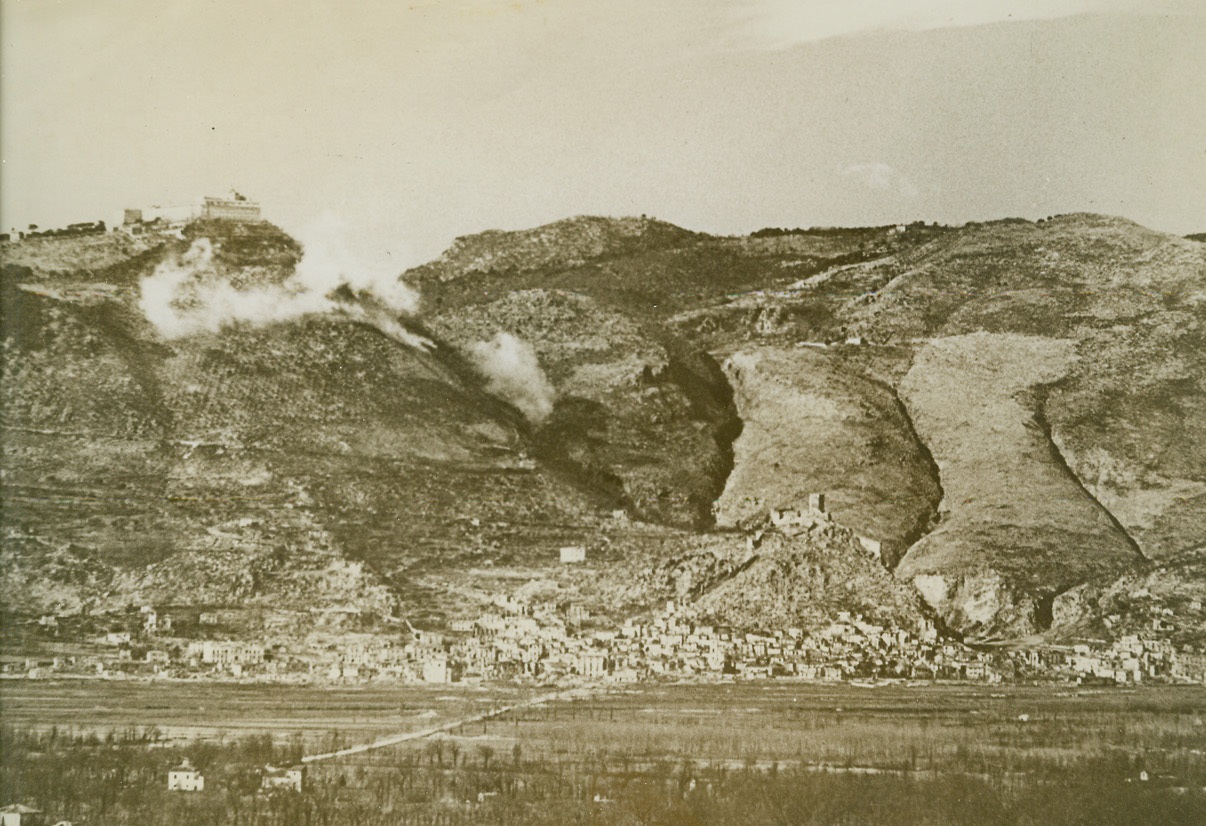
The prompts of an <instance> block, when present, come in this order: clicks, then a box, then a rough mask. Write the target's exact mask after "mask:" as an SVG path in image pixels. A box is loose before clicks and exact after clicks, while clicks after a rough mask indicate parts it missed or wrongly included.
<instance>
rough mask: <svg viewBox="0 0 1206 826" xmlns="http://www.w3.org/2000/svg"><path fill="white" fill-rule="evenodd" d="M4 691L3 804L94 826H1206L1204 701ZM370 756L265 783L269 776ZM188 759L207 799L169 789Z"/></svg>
mask: <svg viewBox="0 0 1206 826" xmlns="http://www.w3.org/2000/svg"><path fill="white" fill-rule="evenodd" d="M2 688H3V695H2V696H3V701H4V705H3V722H4V727H3V733H4V740H3V748H4V760H3V763H2V765H3V777H2V778H0V792H3V793H4V794H6V795H7V796H9V797H12V798H14V799H15V798H18V797H20V798H22V799H32V800H35V801H36V802H37V803H38V805H39V806H40V807H41V808H43V809H44V810H45V811H52V812H54V813H55V816H56V817H63V818H68V819H72V820H82V821H87V822H108V821H109V820H112V821H113V822H138V823H141V824H149V825H150V826H154V824H164V825H165V826H166V824H188V823H199V824H200V823H204V824H227V823H230V824H233V823H239V824H247V825H248V826H289V824H294V823H336V822H340V823H342V822H347V823H358V824H362V826H385V824H415V825H416V826H418V825H420V824H421V825H422V826H459V824H466V825H467V824H478V823H487V824H515V825H516V826H518V825H519V824H524V825H525V826H542V824H549V825H550V826H551V825H552V824H566V823H581V824H601V825H607V826H610V825H611V824H617V825H618V824H638V823H639V824H767V823H781V824H805V823H818V824H819V823H849V824H862V823H874V824H901V825H902V826H903V825H904V824H914V823H927V824H967V823H977V824H978V823H990V824H1039V823H1042V824H1115V823H1118V824H1123V823H1128V824H1129V823H1135V824H1141V823H1142V824H1149V823H1160V824H1200V823H1202V822H1206V691H1203V689H1202V688H1201V687H1198V686H1189V687H1145V688H1142V689H1137V690H1131V689H1119V688H1109V689H1105V688H1103V689H1077V688H1070V687H1058V686H1043V687H1031V686H1005V687H1002V686H995V687H985V686H968V685H926V686H904V685H880V686H874V687H870V686H868V687H862V686H856V685H850V684H844V685H818V684H804V683H794V682H787V681H775V682H758V683H744V684H719V685H689V684H675V685H641V686H625V687H617V686H612V687H607V688H599V689H597V690H594V691H591V692H586V691H583V692H579V693H577V694H576V695H574V696H572V697H571V696H567V695H565V694H561V695H560V696H557V697H553V696H550V695H548V694H542V693H540V692H538V691H536V690H534V689H522V690H519V689H514V688H503V689H495V688H478V689H467V688H449V687H438V688H435V687H414V688H409V687H408V688H399V689H381V688H371V689H369V688H365V689H350V688H302V687H279V686H263V685H259V686H257V685H196V684H183V685H175V684H154V685H151V684H133V683H88V684H81V683H79V682H75V683H72V682H67V681H64V682H61V683H49V682H47V683H32V682H29V683H25V682H23V683H15V682H10V683H7V684H5V685H4V686H3V687H2ZM499 709H506V710H503V711H501V713H498V714H496V715H494V716H488V714H489V712H491V711H498V710H499ZM150 727H154V730H155V736H154V738H150V739H148V738H147V737H146V732H147V730H148V728H150ZM84 732H88V734H87V735H86V736H85V735H84ZM407 732H410V733H411V735H412V737H411V739H405V740H402V739H401V738H400V737H399V736H400V735H401V736H405V735H406V733H407ZM165 734H166V737H165V736H164V735H165ZM391 737H392V738H393V739H392V740H390V739H389V738H391ZM383 738H385V740H384V742H382V740H383ZM370 743H377V744H379V747H375V748H371V749H368V750H364V751H359V752H355V753H350V754H336V755H332V756H325V757H322V758H320V759H317V760H315V759H308V760H306V761H305V762H304V766H305V771H306V780H305V786H304V789H303V790H302V791H301V792H288V793H284V792H274V793H271V794H266V793H265V792H264V791H263V790H262V789H261V788H260V775H261V773H262V770H263V767H264V765H265V764H268V763H271V764H273V765H281V764H295V765H298V764H302V763H301V761H302V758H303V756H305V757H309V758H313V757H314V756H315V755H316V754H320V753H326V752H331V751H334V750H336V749H344V748H346V747H348V746H356V745H358V744H370ZM185 758H187V759H189V760H190V761H192V763H193V764H194V765H196V766H197V767H198V768H199V769H200V770H201V771H203V772H204V774H205V776H206V786H205V790H204V791H203V792H198V793H195V794H190V795H181V794H179V793H171V792H167V791H166V790H165V787H164V779H165V777H166V772H167V769H168V768H169V767H170V766H172V765H174V764H175V763H177V762H178V761H180V760H182V759H185ZM115 777H119V778H121V785H120V789H121V792H120V794H117V793H115V792H113V789H114V778H115Z"/></svg>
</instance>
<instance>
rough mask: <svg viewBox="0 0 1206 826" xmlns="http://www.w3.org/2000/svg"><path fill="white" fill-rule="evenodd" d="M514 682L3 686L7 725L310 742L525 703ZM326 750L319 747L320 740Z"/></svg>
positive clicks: (367, 735)
mask: <svg viewBox="0 0 1206 826" xmlns="http://www.w3.org/2000/svg"><path fill="white" fill-rule="evenodd" d="M531 693H533V692H531V691H525V690H523V689H514V688H508V687H500V688H497V689H495V688H491V689H489V690H485V689H464V688H449V687H446V686H445V687H426V686H407V687H403V688H397V687H394V688H345V687H339V688H325V687H324V688H316V687H304V686H279V685H262V684H234V683H196V682H155V683H149V682H133V681H129V682H119V681H101V680H87V681H85V680H61V681H50V680H46V681H34V680H9V681H5V682H3V683H0V722H2V723H3V724H4V725H6V726H11V727H15V728H27V729H32V730H36V731H45V730H48V729H50V728H51V727H57V728H58V729H60V730H64V731H76V732H80V733H96V734H98V735H101V736H104V735H105V734H107V733H108V732H109V731H118V732H120V731H125V730H127V729H131V728H134V729H138V730H146V729H151V728H152V727H153V728H155V729H156V730H157V739H159V740H161V741H167V742H179V741H183V740H193V739H200V740H215V739H222V738H228V737H239V736H243V735H251V734H256V735H262V734H268V735H272V736H274V737H277V738H281V739H284V738H288V737H293V736H300V737H302V738H303V740H304V742H305V744H306V745H307V746H311V745H313V744H316V743H318V742H319V741H323V745H327V744H328V743H327V741H329V740H330V739H331V737H332V734H336V735H337V737H338V739H339V741H340V743H341V744H348V743H358V742H364V741H368V740H372V739H374V738H376V737H378V736H380V735H381V734H390V733H395V732H405V731H411V730H417V729H421V728H425V727H430V726H432V725H438V724H441V723H444V722H446V721H448V720H451V719H460V718H464V717H469V716H472V715H474V714H479V713H481V712H482V711H485V710H488V709H489V708H490V707H491V706H493V705H499V704H504V703H510V702H516V701H517V700H522V699H525V698H526V697H527V696H529V695H530V694H531ZM315 747H318V746H315Z"/></svg>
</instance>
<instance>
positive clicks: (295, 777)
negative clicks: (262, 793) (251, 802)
mask: <svg viewBox="0 0 1206 826" xmlns="http://www.w3.org/2000/svg"><path fill="white" fill-rule="evenodd" d="M304 779H305V774H304V773H303V771H302V769H301V768H299V767H294V768H277V767H276V766H265V767H264V778H263V780H262V781H261V783H260V788H262V789H265V790H267V791H275V790H277V789H292V790H293V791H295V792H300V791H301V790H302V781H303V780H304Z"/></svg>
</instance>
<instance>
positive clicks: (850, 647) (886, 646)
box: [3, 549, 1206, 684]
mask: <svg viewBox="0 0 1206 826" xmlns="http://www.w3.org/2000/svg"><path fill="white" fill-rule="evenodd" d="M574 550H575V551H576V549H574ZM569 555H570V556H571V558H575V557H576V556H577V554H576V553H571V554H569ZM141 618H142V622H141V625H142V627H141V630H140V631H139V632H129V631H113V632H108V633H106V634H104V635H103V636H102V637H99V638H97V639H96V642H97V643H98V644H99V645H98V647H99V648H100V650H101V651H102V652H105V651H108V652H109V653H108V654H106V653H101V654H99V655H96V656H84V657H61V658H56V659H54V660H52V661H49V662H44V661H38V660H33V659H29V660H26V662H25V667H24V669H23V671H19V670H18V668H19V666H17V665H16V664H15V663H12V662H9V663H5V664H4V666H3V670H4V672H5V674H6V675H8V676H18V675H20V676H25V677H30V678H37V677H42V676H51V675H52V674H54V673H93V674H98V675H104V676H114V675H127V674H128V675H131V676H148V675H158V676H161V677H202V676H204V677H211V678H220V679H232V678H233V679H243V678H246V679H255V680H265V681H273V680H275V681H282V682H341V683H357V682H364V681H367V680H380V681H392V682H401V683H435V684H440V683H451V682H464V683H475V682H481V681H498V680H520V681H529V682H540V683H548V684H555V683H558V682H567V681H568V682H578V681H614V682H637V681H641V680H648V679H660V678H676V679H677V678H701V679H709V678H716V679H757V678H771V677H793V678H799V679H808V680H826V681H834V680H846V679H857V678H873V677H884V678H889V677H895V678H908V679H962V680H972V681H989V682H993V681H999V680H1003V679H1011V678H1015V677H1027V678H1044V677H1046V678H1063V679H1069V680H1077V681H1080V682H1085V681H1090V682H1093V681H1096V682H1101V681H1104V682H1109V683H1118V684H1135V683H1141V682H1143V681H1151V680H1157V681H1159V680H1172V681H1179V682H1202V683H1206V653H1198V652H1194V651H1190V650H1185V649H1182V650H1177V649H1176V648H1175V647H1174V646H1173V645H1172V643H1171V642H1170V641H1169V640H1168V639H1167V637H1166V636H1162V635H1161V634H1160V633H1159V632H1158V631H1153V632H1152V633H1151V634H1144V635H1136V634H1132V635H1128V636H1123V637H1121V638H1119V639H1118V640H1117V641H1115V642H1097V643H1081V644H1077V645H1071V646H1059V645H1049V646H1045V647H1043V648H1035V649H1029V650H1014V651H1001V650H996V651H981V650H974V649H972V648H969V647H967V646H964V645H962V644H959V643H957V642H954V641H951V640H944V639H941V638H940V637H939V635H938V633H937V631H936V629H935V628H934V627H933V626H932V625H930V624H928V623H923V624H922V626H921V627H918V628H911V629H905V628H897V627H889V626H885V625H882V624H877V623H876V622H873V621H870V620H868V619H866V618H864V617H862V616H858V615H852V614H850V613H848V612H840V613H839V614H838V615H837V616H836V617H835V618H833V619H832V620H831V621H830V622H828V623H827V624H826V625H824V626H822V627H813V628H810V629H808V630H805V629H802V628H796V627H787V628H781V629H744V628H736V627H732V626H726V625H719V624H716V623H715V622H714V621H712V620H711V619H710V618H708V617H703V616H700V615H699V613H698V611H697V609H696V608H695V607H694V606H692V605H690V604H679V603H675V602H669V603H667V604H666V605H665V607H664V608H663V609H662V610H660V611H658V612H656V613H655V614H654V615H653V616H652V617H650V618H647V619H640V620H638V619H631V618H630V619H627V620H625V621H624V622H623V623H622V624H621V625H619V626H618V627H616V626H608V625H607V624H606V623H602V622H599V621H598V620H597V618H596V619H595V620H594V621H592V617H591V615H590V612H589V610H588V609H586V608H585V607H584V606H581V605H578V604H573V603H563V604H559V605H558V604H553V603H539V604H529V603H527V602H524V601H522V600H519V599H516V598H514V597H510V596H503V595H499V596H497V597H495V598H494V600H493V602H492V604H491V605H490V607H489V609H488V610H486V611H484V612H482V613H481V614H480V615H479V616H477V617H476V618H473V619H458V620H453V621H452V622H451V623H450V624H449V626H448V629H447V630H446V631H443V632H436V631H428V630H420V629H416V628H414V627H413V626H410V625H409V624H405V630H404V631H403V632H402V633H401V634H396V635H382V634H361V635H345V636H343V637H334V638H330V639H324V640H311V641H307V642H304V643H294V644H291V645H286V644H273V643H272V642H271V641H269V642H268V644H265V643H263V642H248V641H243V640H232V639H202V640H192V641H187V642H186V641H179V640H177V641H175V643H174V644H168V643H167V641H166V640H165V639H164V638H163V637H162V635H163V634H165V633H167V632H168V631H170V629H171V628H172V618H171V617H170V616H165V615H162V614H159V613H158V612H157V611H155V610H154V608H153V607H151V606H147V607H144V608H143V609H142V611H141ZM46 623H47V619H46V618H43V620H42V624H44V625H45V624H46ZM215 623H216V617H215V615H214V614H202V615H201V618H200V621H199V622H198V625H200V626H207V625H209V626H212V625H214V624H215ZM210 633H212V632H210ZM136 638H137V639H136ZM147 644H149V645H150V646H151V647H147V648H145V650H143V651H142V653H141V656H139V657H138V658H135V657H134V656H133V652H134V651H135V650H139V648H140V647H141V646H142V645H147Z"/></svg>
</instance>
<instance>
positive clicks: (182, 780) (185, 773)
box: [167, 759, 205, 792]
mask: <svg viewBox="0 0 1206 826" xmlns="http://www.w3.org/2000/svg"><path fill="white" fill-rule="evenodd" d="M167 787H168V791H169V792H199V791H203V790H204V789H205V778H204V777H202V776H201V772H199V771H197V770H196V769H195V768H194V767H193V764H192V763H190V762H189V761H188V760H187V759H186V760H185V761H184V762H183V763H181V764H180V765H179V766H177V767H176V768H174V769H171V770H170V771H169V772H168V782H167Z"/></svg>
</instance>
